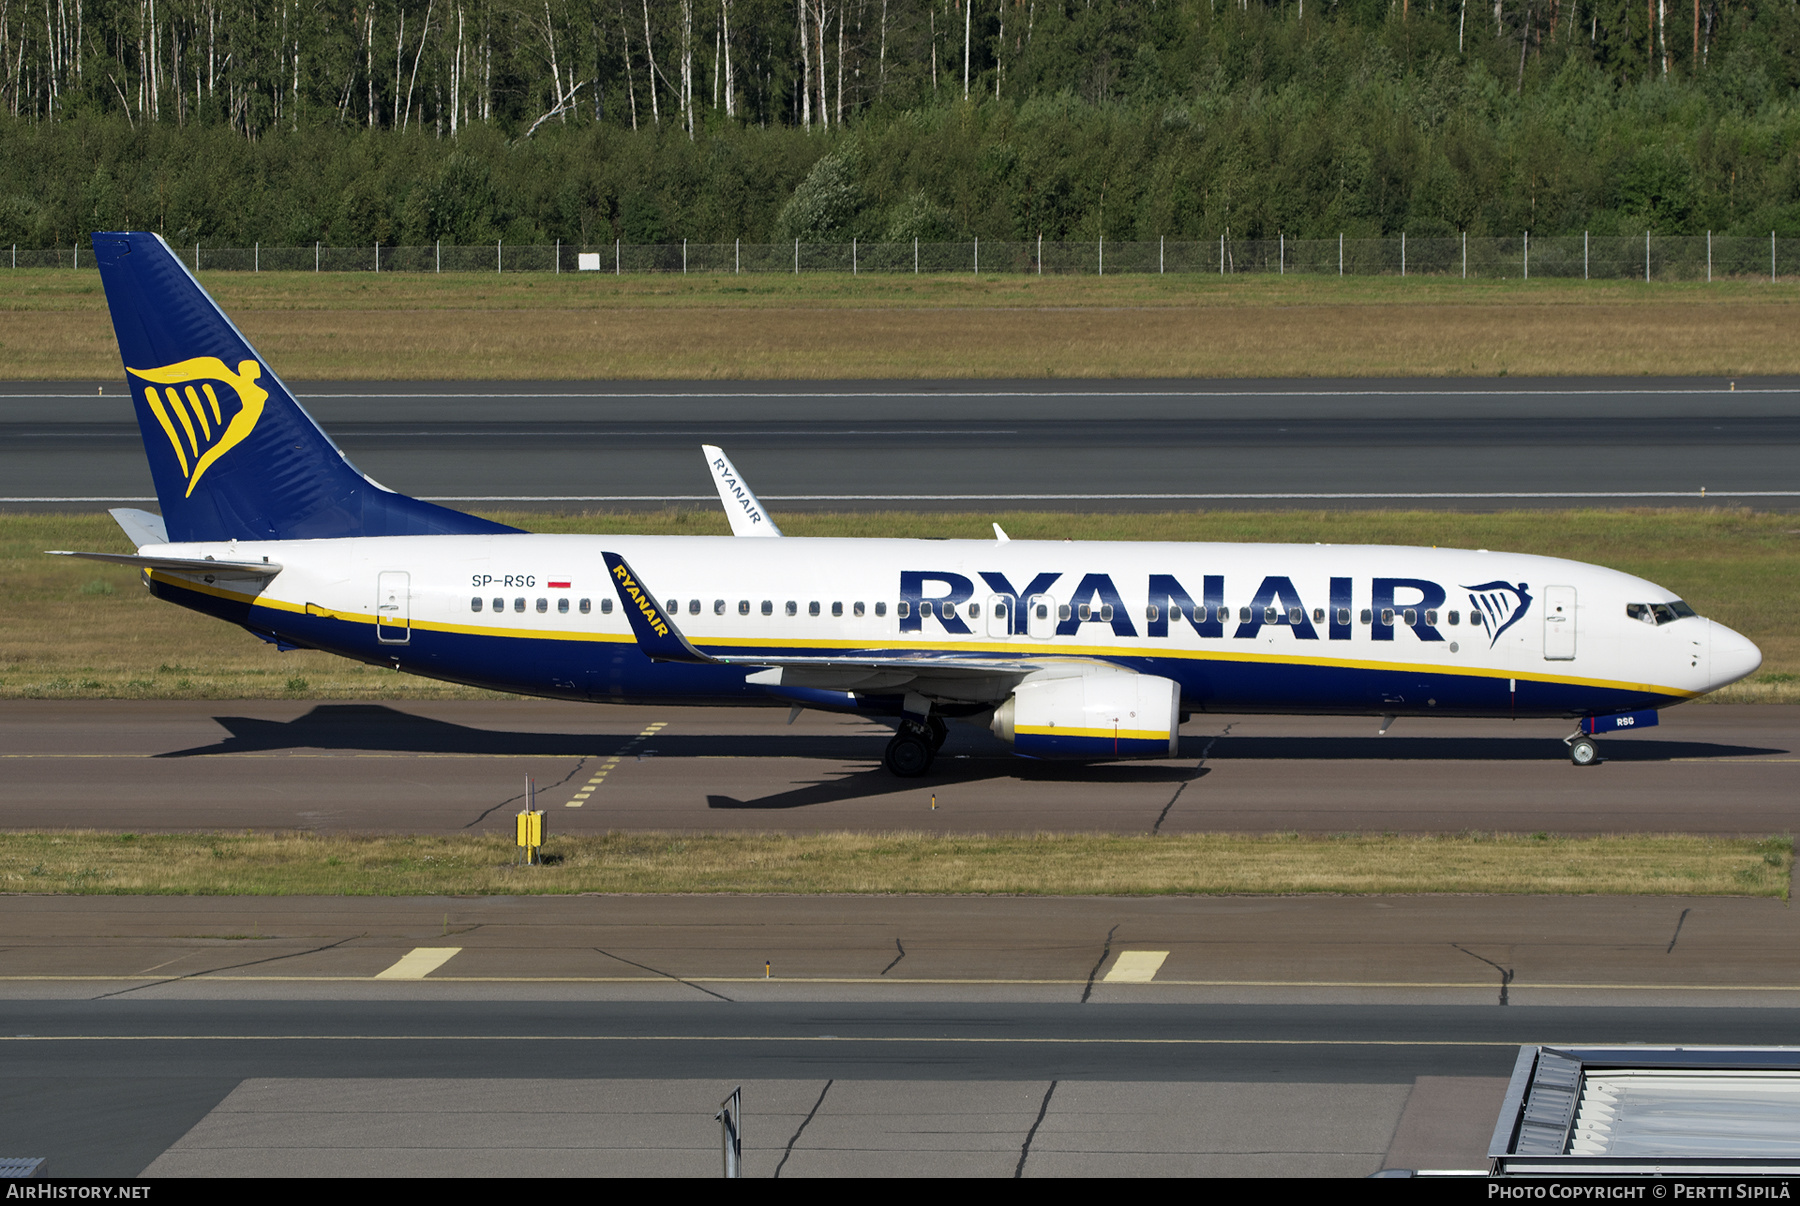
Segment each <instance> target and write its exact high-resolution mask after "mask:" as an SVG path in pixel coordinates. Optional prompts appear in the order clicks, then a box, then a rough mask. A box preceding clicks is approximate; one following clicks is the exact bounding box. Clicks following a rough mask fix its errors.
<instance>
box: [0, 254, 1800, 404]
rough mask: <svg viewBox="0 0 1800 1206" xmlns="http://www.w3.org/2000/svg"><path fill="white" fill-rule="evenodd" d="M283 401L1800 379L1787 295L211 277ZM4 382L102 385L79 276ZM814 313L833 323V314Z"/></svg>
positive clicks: (1026, 280)
mask: <svg viewBox="0 0 1800 1206" xmlns="http://www.w3.org/2000/svg"><path fill="white" fill-rule="evenodd" d="M204 280H205V284H206V286H207V287H208V288H209V289H211V290H212V291H213V292H214V294H215V296H217V297H218V299H219V301H220V303H221V304H222V305H223V306H224V307H225V309H226V311H227V312H228V313H230V314H231V316H232V318H233V319H234V320H235V321H236V322H237V323H238V325H239V326H240V327H241V328H242V329H243V331H244V333H245V334H246V335H248V336H249V337H250V339H251V341H252V342H253V343H255V345H256V346H257V347H258V349H260V350H261V352H262V353H263V355H264V356H266V357H267V358H268V359H269V362H270V363H271V364H272V365H274V366H275V367H276V368H277V369H278V370H279V371H280V372H281V374H282V375H283V376H284V377H285V378H287V379H288V380H290V381H305V380H361V381H372V380H396V379H398V380H461V379H489V380H496V379H536V380H550V379H574V380H594V379H602V378H607V379H632V378H636V379H659V378H660V379H675V378H681V379H694V378H701V379H720V380H751V379H791V378H808V379H844V378H941V377H959V378H969V377H976V378H1015V377H1017V378H1032V377H1073V378H1110V377H1365V376H1455V377H1468V376H1477V377H1481V376H1488V377H1491V376H1505V375H1508V374H1511V375H1513V376H1519V375H1529V376H1537V375H1551V376H1555V375H1565V374H1583V375H1586V374H1618V375H1624V376H1636V375H1639V374H1645V373H1648V374H1661V375H1695V374H1699V375H1712V376H1727V375H1730V376H1735V375H1746V374H1768V373H1794V372H1800V343H1797V342H1796V341H1795V340H1793V339H1792V338H1791V337H1790V334H1791V332H1792V331H1793V329H1794V323H1795V318H1796V314H1797V313H1800V288H1796V286H1795V285H1794V284H1793V283H1792V282H1780V283H1771V282H1768V281H1763V280H1734V281H1719V282H1715V283H1711V284H1707V283H1701V282H1656V283H1646V282H1641V281H1604V282H1602V281H1580V280H1554V279H1546V280H1531V281H1525V280H1488V279H1483V280H1469V281H1464V280H1458V279H1450V278H1443V277H1411V278H1406V279H1400V278H1391V277H1366V278H1358V277H1349V278H1343V279H1339V278H1335V277H1306V276H1302V275H1297V274H1296V275H1289V276H1276V277H1225V278H1219V277H1214V276H1211V275H1208V274H1200V275H1196V276H1169V277H1155V276H1144V275H1139V276H1118V277H1094V276H1047V277H1031V276H983V277H975V276H959V275H951V274H944V275H939V276H924V277H915V276H910V275H905V274H902V275H875V274H871V275H861V276H848V275H844V274H841V273H819V274H813V273H808V274H805V275H802V276H797V277H785V276H773V277H733V276H704V275H701V274H697V273H696V274H694V275H692V276H669V275H645V276H625V277H615V276H612V275H611V274H607V273H599V274H596V273H581V274H576V273H570V274H565V275H563V276H560V277H558V276H535V275H520V276H510V277H509V276H503V275H499V274H494V275H487V274H482V273H471V274H460V275H458V274H452V275H447V276H432V275H420V274H406V273H395V274H383V275H380V276H376V275H373V274H364V273H320V274H314V273H309V272H301V273H261V274H254V275H253V274H248V273H240V272H225V273H207V274H205V277H204ZM0 312H4V313H5V314H6V323H5V326H4V328H3V329H0V353H3V354H0V377H10V378H18V379H51V378H65V379H66V378H88V379H100V380H106V381H112V380H117V379H118V378H119V359H118V351H117V346H116V344H115V342H114V339H113V331H112V325H111V323H110V322H109V321H108V319H107V314H106V305H105V297H104V295H103V294H102V292H101V288H100V283H99V281H98V279H97V278H96V277H95V276H94V275H93V274H91V273H86V272H79V273H78V272H68V271H57V270H51V269H19V270H17V271H15V272H10V273H7V274H6V276H5V279H4V281H3V282H0ZM828 312H829V313H828Z"/></svg>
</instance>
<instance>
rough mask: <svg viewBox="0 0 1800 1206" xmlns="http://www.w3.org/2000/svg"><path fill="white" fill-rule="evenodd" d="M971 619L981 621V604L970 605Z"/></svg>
mask: <svg viewBox="0 0 1800 1206" xmlns="http://www.w3.org/2000/svg"><path fill="white" fill-rule="evenodd" d="M969 618H970V619H971V620H979V619H980V618H981V604H979V603H971V604H969Z"/></svg>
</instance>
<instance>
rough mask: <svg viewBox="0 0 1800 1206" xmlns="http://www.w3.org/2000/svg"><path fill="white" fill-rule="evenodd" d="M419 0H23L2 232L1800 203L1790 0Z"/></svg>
mask: <svg viewBox="0 0 1800 1206" xmlns="http://www.w3.org/2000/svg"><path fill="white" fill-rule="evenodd" d="M417 7H418V6H413V11H410V12H409V11H406V9H405V7H404V6H402V5H401V4H400V3H399V0H376V2H375V4H374V5H373V8H372V9H371V8H369V7H366V6H351V5H347V4H345V3H343V2H342V0H326V2H325V3H323V4H321V5H317V6H314V7H312V8H304V9H289V8H283V9H282V10H281V13H280V16H279V18H278V19H277V18H276V17H274V16H272V15H270V14H267V13H265V14H260V15H259V14H258V13H256V12H255V11H254V10H253V9H243V10H229V11H225V12H221V13H219V14H216V16H217V18H218V22H219V24H218V30H217V32H216V35H215V32H214V31H213V27H212V24H211V22H212V21H213V19H214V15H213V14H212V12H211V10H206V12H205V13H203V12H202V10H200V9H199V8H197V7H195V6H193V5H191V4H181V3H175V4H171V5H169V6H168V10H169V11H168V12H161V11H160V9H159V10H152V9H149V8H146V7H144V6H142V5H135V4H133V5H127V4H124V3H123V2H122V0H99V2H97V3H92V2H90V5H89V7H88V8H87V9H86V16H85V21H86V25H85V29H86V31H87V32H86V33H85V34H84V35H83V38H84V41H83V43H82V48H81V51H80V54H76V53H75V51H74V50H73V49H72V48H70V47H63V48H62V49H61V50H57V51H56V53H52V51H53V50H54V49H55V47H53V46H52V45H51V42H53V41H55V38H52V39H51V40H50V41H46V39H45V38H44V37H41V36H37V35H35V34H26V35H21V34H20V33H19V32H18V29H17V28H14V31H13V33H11V34H8V33H6V32H5V29H6V28H8V27H5V26H4V23H0V60H4V61H5V62H6V63H7V67H6V69H5V70H4V71H0V106H3V107H4V108H5V109H6V110H7V111H8V112H9V113H10V114H11V116H0V244H8V243H13V242H17V243H18V244H20V245H21V246H28V247H29V246H49V245H56V244H60V245H62V246H68V245H69V244H70V243H72V242H75V241H76V240H78V239H79V238H81V237H83V236H84V235H85V233H86V232H88V231H90V230H93V229H96V228H102V227H109V226H129V227H140V228H153V229H157V230H161V231H163V232H164V233H165V234H167V235H168V236H169V237H170V238H171V239H172V240H174V241H176V242H178V243H192V242H200V243H203V244H208V245H214V246H218V245H229V246H248V245H249V244H251V243H253V242H261V243H263V244H265V245H268V244H286V245H304V244H308V243H311V242H313V241H315V240H322V241H325V242H327V243H332V244H338V245H366V244H370V243H373V242H377V241H379V242H383V243H390V244H391V243H395V242H401V243H413V244H418V243H428V242H431V241H433V240H437V239H441V240H443V241H445V242H447V243H486V242H489V241H492V240H496V239H506V240H508V241H513V242H549V241H551V240H553V239H560V240H561V241H563V242H564V243H580V244H587V245H596V244H604V243H610V242H612V241H613V240H614V239H623V240H625V241H626V242H630V243H655V242H663V241H677V240H680V239H682V238H688V239H694V240H699V241H729V240H731V239H733V238H740V237H741V238H744V239H746V240H750V241H767V240H773V239H783V238H796V237H797V238H801V239H807V240H820V241H833V240H840V239H848V238H851V237H863V238H884V237H885V238H890V239H898V240H904V239H907V238H914V237H916V238H921V239H945V238H953V237H954V238H967V237H970V236H980V237H982V238H984V239H990V238H991V239H1027V238H1032V237H1035V236H1037V235H1039V234H1041V235H1043V236H1044V237H1046V238H1050V239H1069V238H1074V239H1087V238H1095V237H1099V236H1102V235H1104V236H1105V237H1107V238H1110V239H1134V238H1135V239H1153V238H1156V237H1158V236H1169V237H1171V238H1211V237H1215V236H1217V235H1218V234H1220V233H1222V232H1224V231H1226V230H1229V231H1230V232H1231V233H1232V234H1234V235H1238V236H1247V237H1258V236H1273V235H1275V234H1276V233H1278V232H1285V233H1287V234H1289V235H1294V236H1298V237H1319V236H1325V237H1329V236H1333V235H1335V234H1337V233H1338V232H1340V231H1342V232H1344V233H1346V234H1349V235H1351V236H1352V237H1355V236H1358V235H1375V234H1397V233H1399V232H1401V231H1407V232H1410V233H1412V234H1414V235H1416V236H1425V235H1434V234H1436V235H1447V234H1451V233H1454V232H1456V231H1462V230H1466V231H1469V232H1470V233H1473V234H1476V235H1481V234H1508V235H1511V234H1516V233H1517V232H1519V231H1521V230H1530V231H1533V232H1535V233H1541V234H1555V233H1579V232H1580V231H1583V230H1589V231H1592V232H1593V233H1595V234H1602V235H1610V234H1618V235H1632V234H1641V233H1642V232H1643V231H1644V230H1646V229H1651V230H1654V231H1656V232H1658V233H1663V234H1684V233H1700V232H1704V231H1706V230H1716V231H1720V232H1724V233H1738V234H1766V233H1767V232H1769V231H1771V230H1775V231H1778V232H1780V233H1783V234H1786V235H1790V236H1792V235H1796V234H1800V153H1797V152H1800V107H1797V106H1796V104H1795V94H1796V89H1797V88H1800V9H1796V8H1795V6H1794V5H1793V4H1792V3H1787V2H1782V0H1749V2H1748V3H1746V4H1742V5H1726V4H1724V3H1723V2H1722V0H1701V4H1700V8H1699V10H1698V14H1699V20H1700V31H1699V33H1698V35H1697V36H1696V35H1695V33H1694V31H1693V28H1692V20H1693V10H1691V9H1688V10H1683V9H1681V8H1680V6H1675V7H1674V9H1673V10H1671V11H1672V15H1673V19H1672V20H1670V21H1669V22H1668V26H1667V28H1661V29H1651V28H1648V25H1649V22H1650V19H1651V17H1650V15H1649V14H1647V12H1646V10H1645V9H1644V8H1643V7H1642V6H1641V5H1640V3H1639V2H1638V0H1562V2H1561V3H1559V4H1557V5H1535V6H1532V5H1525V6H1520V5H1508V6H1502V8H1501V10H1500V11H1499V13H1498V15H1496V13H1495V12H1494V11H1493V10H1491V9H1490V8H1488V7H1487V6H1481V5H1467V4H1457V5H1447V4H1439V3H1437V0H1410V2H1409V3H1403V4H1401V5H1394V4H1392V3H1390V2H1389V0H1341V2H1340V3H1337V4H1335V5H1327V4H1324V3H1320V4H1315V5H1304V6H1303V5H1301V4H1299V3H1287V2H1280V3H1262V2H1260V0H1259V3H1257V4H1255V5H1242V6H1240V5H1239V4H1219V3H1218V2H1217V0H1206V2H1205V3H1201V2H1200V0H1166V2H1161V3H1156V4H1151V5H1145V4H1142V3H1138V2H1135V0H1080V2H1079V3H1076V2H1074V0H1062V2H1055V0H1052V2H1047V3H1040V2H1037V0H1033V2H1032V3H1029V4H1023V5H1021V4H1018V3H1004V2H1000V3H996V4H993V5H986V4H981V5H977V6H976V9H975V10H972V11H971V12H970V14H968V15H969V16H970V17H971V18H972V20H971V21H970V23H969V25H968V26H967V29H968V31H969V42H968V44H967V45H966V46H965V45H964V43H963V36H962V35H963V31H964V28H965V26H964V21H963V17H964V13H963V10H962V9H961V8H960V7H958V6H956V5H953V4H950V3H948V0H884V2H883V3H882V4H880V5H876V4H874V3H873V0H858V3H856V4H852V3H850V0H845V3H844V5H842V6H841V7H840V8H834V9H831V10H830V15H831V16H841V17H843V18H844V19H845V20H844V25H843V28H842V29H836V28H828V29H827V30H826V31H824V32H825V35H826V36H825V37H824V38H823V43H824V45H823V48H822V49H821V46H820V38H819V31H818V30H817V29H815V30H814V31H813V35H812V41H811V43H810V50H809V52H808V53H809V55H810V56H811V57H810V58H809V59H808V60H807V62H808V64H809V65H808V66H805V67H803V66H802V59H801V54H800V43H799V30H798V27H797V23H796V21H795V9H794V6H793V5H791V4H785V3H780V4H778V3H774V0H733V3H732V4H731V7H730V9H729V18H730V26H731V31H732V32H731V35H730V36H731V46H732V48H733V56H734V57H733V64H734V66H733V75H732V82H731V84H730V85H729V86H727V85H726V83H725V80H724V72H723V66H724V64H723V46H724V39H723V38H722V37H721V36H720V35H721V34H722V32H723V20H722V18H724V17H725V16H726V12H725V11H724V10H723V9H722V8H721V0H692V2H691V3H687V4H684V5H677V4H675V3H673V0H653V2H652V3H650V4H649V5H648V6H639V8H638V9H637V10H635V11H632V10H630V6H626V7H625V8H619V7H618V6H616V5H615V6H610V7H609V6H608V5H606V4H604V3H602V2H600V0H557V2H556V3H552V4H549V5H532V4H527V3H523V0H471V3H470V4H469V5H467V6H463V5H458V6H455V8H454V10H452V8H451V7H450V6H434V7H432V8H430V10H429V11H430V13H431V14H432V15H431V16H430V18H429V19H430V24H429V25H427V24H426V23H425V21H424V19H423V18H422V16H421V14H420V13H419V12H418V11H417ZM59 11H60V10H59ZM73 11H74V12H75V14H76V16H77V18H78V22H77V23H79V19H80V18H81V14H82V11H83V10H82V6H81V4H80V3H77V4H76V5H75V8H74V10H73ZM684 12H687V13H689V14H690V15H691V17H692V25H691V26H689V25H687V24H686V23H685V18H684V16H683V14H684ZM153 13H160V15H152V14H153ZM403 17H404V18H405V22H406V23H405V24H404V26H402V18H403ZM1684 17H1685V18H1686V23H1685V24H1684V20H1683V18H1684ZM1656 19H1657V20H1659V21H1660V20H1662V19H1663V18H1661V17H1658V18H1656ZM149 21H154V22H156V27H155V29H153V30H151V31H150V33H152V34H154V36H153V37H151V38H150V39H149V42H150V43H152V44H155V45H159V46H167V47H175V46H179V47H181V48H182V49H181V50H180V52H179V53H181V55H182V56H183V57H182V59H181V61H180V66H179V69H178V70H177V68H176V66H175V64H174V63H165V64H163V65H162V68H161V71H160V73H154V72H153V73H147V72H146V71H145V64H144V63H143V62H142V61H140V60H141V56H142V54H143V47H144V46H145V45H146V41H145V36H146V29H145V25H146V22H149ZM290 22H292V23H293V24H292V25H290V24H289V23H290ZM58 28H60V27H58ZM690 28H691V30H692V33H691V34H688V33H684V32H683V31H684V30H685V29H690ZM62 36H63V35H62V34H56V35H55V37H58V38H59V37H62ZM646 37H648V38H649V40H650V48H651V49H653V50H654V53H655V56H656V71H655V73H654V74H653V73H652V72H651V71H650V64H649V57H648V55H647V53H646V44H645V39H646ZM9 39H10V40H9ZM21 39H22V40H21ZM371 40H372V42H373V46H374V53H373V54H371V53H370V42H371ZM396 50H398V51H399V54H398V57H396ZM169 53H171V54H173V53H176V52H175V51H174V50H171V51H170V52H169ZM82 55H85V56H86V58H85V59H83V58H82V57H81V56H82ZM821 55H822V56H823V58H822V60H821V57H820V56H821ZM965 55H966V60H965ZM965 61H966V63H967V73H968V74H967V77H966V83H965V75H964V65H965ZM77 64H78V65H79V66H80V68H81V69H80V70H79V71H77V70H76V65H77ZM552 64H555V65H556V66H555V67H554V70H553V69H552ZM821 72H822V74H823V77H824V81H823V84H821V81H820V75H821ZM684 76H691V77H692V79H693V81H694V83H693V87H692V90H691V91H686V90H684V89H683V88H682V87H681V86H680V83H679V81H680V80H681V79H682V78H683V77H684ZM190 80H192V81H194V82H193V87H192V89H189V87H188V81H190ZM572 84H579V85H580V87H579V89H578V90H577V91H576V92H575V93H574V94H573V95H574V100H573V101H572V102H569V103H567V104H565V105H564V106H563V107H561V108H558V107H557V99H558V97H559V96H561V97H564V99H565V100H567V95H566V94H567V90H568V88H569V87H570V86H572ZM728 94H729V95H728ZM803 94H804V96H803ZM546 115H549V116H546ZM809 118H810V120H809ZM540 119H541V120H540Z"/></svg>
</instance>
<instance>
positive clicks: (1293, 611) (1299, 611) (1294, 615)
mask: <svg viewBox="0 0 1800 1206" xmlns="http://www.w3.org/2000/svg"><path fill="white" fill-rule="evenodd" d="M1288 623H1290V624H1304V623H1306V610H1305V609H1304V608H1300V607H1290V608H1288Z"/></svg>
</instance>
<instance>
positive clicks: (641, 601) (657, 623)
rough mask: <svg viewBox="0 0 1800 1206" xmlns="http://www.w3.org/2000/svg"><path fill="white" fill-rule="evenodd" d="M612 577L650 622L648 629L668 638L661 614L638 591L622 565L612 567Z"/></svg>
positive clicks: (667, 629)
mask: <svg viewBox="0 0 1800 1206" xmlns="http://www.w3.org/2000/svg"><path fill="white" fill-rule="evenodd" d="M613 577H615V578H617V579H618V580H619V585H620V587H622V588H623V589H624V591H625V593H626V594H628V595H630V596H631V598H632V601H633V602H634V603H636V604H637V607H638V610H639V611H641V612H643V613H644V618H645V619H646V620H648V621H650V627H652V628H654V629H655V630H656V635H657V636H668V635H669V625H668V624H667V623H666V622H665V621H664V620H663V618H662V613H661V612H659V611H657V610H656V604H654V603H652V602H651V601H650V596H648V595H646V594H645V593H644V592H643V591H641V590H639V589H638V584H637V583H636V582H634V581H632V578H631V575H630V574H628V573H626V572H625V567H624V566H623V565H615V566H613Z"/></svg>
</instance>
